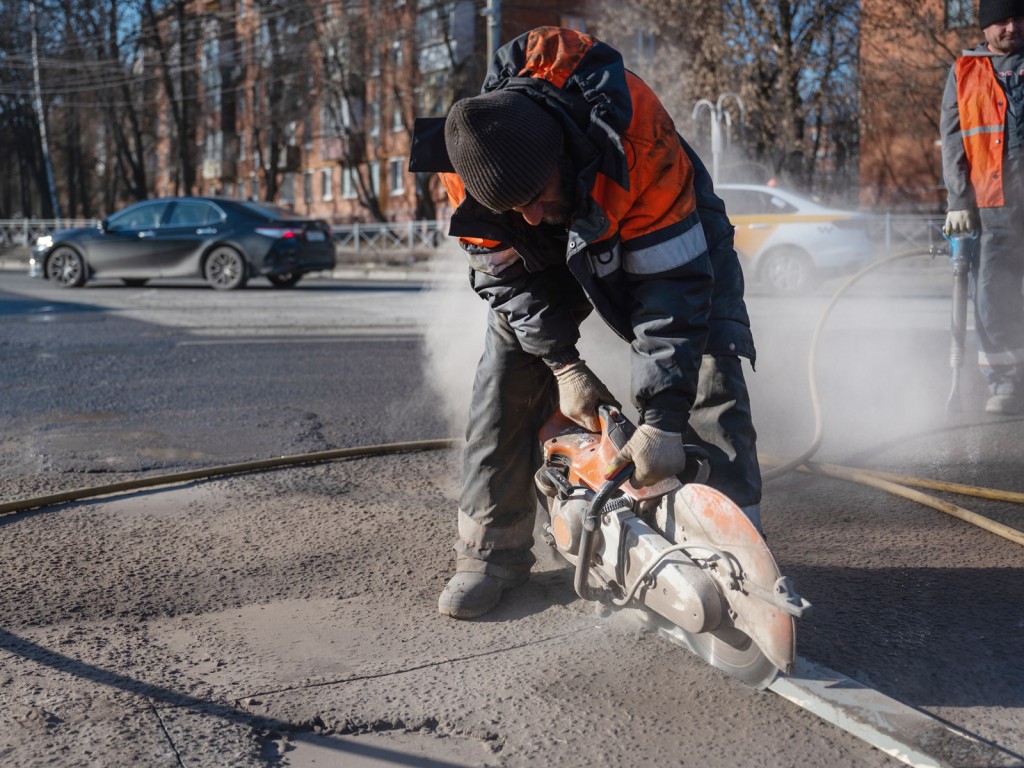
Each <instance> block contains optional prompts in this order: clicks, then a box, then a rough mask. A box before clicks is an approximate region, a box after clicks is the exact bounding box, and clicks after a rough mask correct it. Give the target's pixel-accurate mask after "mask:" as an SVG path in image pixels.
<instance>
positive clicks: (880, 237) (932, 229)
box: [867, 213, 946, 254]
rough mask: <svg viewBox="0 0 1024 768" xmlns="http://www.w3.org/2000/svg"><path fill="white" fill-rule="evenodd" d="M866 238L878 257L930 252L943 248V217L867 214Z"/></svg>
mask: <svg viewBox="0 0 1024 768" xmlns="http://www.w3.org/2000/svg"><path fill="white" fill-rule="evenodd" d="M867 220H868V235H869V236H870V237H871V240H872V241H873V242H874V243H875V245H876V246H877V247H878V249H879V251H880V252H881V253H882V254H887V253H897V252H899V251H904V250H921V251H922V252H926V251H927V252H930V251H933V250H942V249H944V248H945V247H946V243H945V239H944V238H943V236H942V225H943V222H944V221H945V217H943V216H915V215H912V214H894V213H886V214H868V216H867Z"/></svg>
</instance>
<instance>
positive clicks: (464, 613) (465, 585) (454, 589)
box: [437, 573, 529, 619]
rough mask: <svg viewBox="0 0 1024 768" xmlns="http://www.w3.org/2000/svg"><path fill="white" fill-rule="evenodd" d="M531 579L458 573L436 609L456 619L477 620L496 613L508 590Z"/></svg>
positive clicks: (445, 590) (442, 594) (442, 595)
mask: <svg viewBox="0 0 1024 768" xmlns="http://www.w3.org/2000/svg"><path fill="white" fill-rule="evenodd" d="M528 578H529V576H527V575H526V574H524V575H523V576H521V577H517V578H513V579H503V578H501V577H499V576H494V575H492V574H489V573H456V574H455V575H454V576H453V577H452V578H451V580H450V581H449V582H448V584H447V585H445V588H444V590H443V591H442V592H441V597H440V598H438V601H437V609H438V611H440V612H441V614H442V615H444V616H451V617H452V618H453V619H475V618H477V617H479V616H483V615H485V614H487V613H490V612H491V611H493V610H494V609H495V608H496V607H497V605H498V603H500V602H501V596H502V595H503V594H504V592H505V590H506V589H511V588H512V587H516V586H519V585H520V584H523V583H524V582H526V580H527V579H528Z"/></svg>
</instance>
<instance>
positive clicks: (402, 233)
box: [0, 214, 944, 256]
mask: <svg viewBox="0 0 1024 768" xmlns="http://www.w3.org/2000/svg"><path fill="white" fill-rule="evenodd" d="M866 220H867V228H868V232H869V235H870V236H871V238H872V240H873V241H874V242H875V244H876V245H877V246H878V249H879V251H880V252H881V253H895V252H897V251H901V250H905V249H913V248H920V249H921V250H922V251H929V250H931V249H933V248H942V247H943V246H944V243H943V238H942V223H943V218H942V217H941V216H915V215H902V214H867V216H866ZM96 224H97V220H96V219H0V248H11V247H16V246H31V245H32V244H33V243H34V242H35V240H36V238H37V237H40V236H41V235H49V234H53V233H54V232H56V231H57V230H60V229H69V228H71V227H91V226H96ZM332 231H333V232H334V242H335V245H336V246H337V247H338V249H339V250H341V251H344V252H346V253H350V254H358V255H366V256H374V255H381V254H400V253H416V252H429V251H431V250H433V249H435V248H437V247H438V246H439V245H441V243H443V242H444V240H445V237H446V232H447V222H437V221H405V222H390V223H372V224H358V223H357V224H345V225H336V226H333V227H332Z"/></svg>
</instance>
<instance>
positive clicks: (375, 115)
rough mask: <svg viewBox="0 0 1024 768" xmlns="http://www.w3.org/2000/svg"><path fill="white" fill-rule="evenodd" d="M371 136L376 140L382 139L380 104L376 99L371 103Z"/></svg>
mask: <svg viewBox="0 0 1024 768" xmlns="http://www.w3.org/2000/svg"><path fill="white" fill-rule="evenodd" d="M369 106H370V136H371V137H372V138H374V139H377V138H380V102H378V101H377V100H376V99H374V100H373V101H371V102H370V105H369Z"/></svg>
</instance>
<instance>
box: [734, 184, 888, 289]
mask: <svg viewBox="0 0 1024 768" xmlns="http://www.w3.org/2000/svg"><path fill="white" fill-rule="evenodd" d="M715 191H716V192H717V193H718V195H719V196H720V197H721V198H722V199H723V200H724V201H725V209H726V212H727V213H728V214H729V219H730V221H732V224H733V226H734V227H735V228H736V239H735V245H736V251H737V252H738V253H739V254H740V257H741V263H742V264H743V269H744V274H745V275H746V277H747V278H748V279H749V280H751V281H756V282H759V283H762V284H764V285H765V286H766V287H767V288H769V289H770V290H772V291H773V292H776V293H783V294H800V293H807V292H808V291H810V290H812V289H813V288H814V287H815V286H817V285H818V284H819V283H820V281H821V280H822V279H824V278H827V277H834V276H836V275H843V274H848V273H852V272H855V271H856V270H858V269H860V268H862V267H863V266H865V265H866V264H868V263H870V262H871V261H873V260H874V259H875V258H876V255H877V254H876V252H875V248H874V246H873V244H872V242H871V240H870V238H869V237H868V232H867V227H866V224H867V220H866V218H865V217H864V216H862V215H861V214H858V213H857V212H855V211H846V210H841V209H837V208H828V207H826V206H823V205H820V204H818V203H816V202H814V201H813V200H809V199H807V198H806V197H802V196H800V195H797V194H794V193H792V192H789V191H787V190H782V189H778V188H776V187H771V186H766V185H759V184H718V185H716V186H715Z"/></svg>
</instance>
